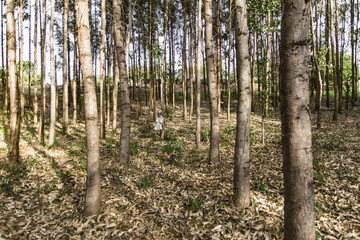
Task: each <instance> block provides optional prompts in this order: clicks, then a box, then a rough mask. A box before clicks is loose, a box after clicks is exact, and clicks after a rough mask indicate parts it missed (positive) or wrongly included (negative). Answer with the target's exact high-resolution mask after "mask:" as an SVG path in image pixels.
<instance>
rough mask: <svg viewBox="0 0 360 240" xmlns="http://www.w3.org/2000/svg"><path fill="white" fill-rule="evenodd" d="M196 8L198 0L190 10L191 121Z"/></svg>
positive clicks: (190, 115) (191, 113)
mask: <svg viewBox="0 0 360 240" xmlns="http://www.w3.org/2000/svg"><path fill="white" fill-rule="evenodd" d="M195 10H196V0H194V5H193V6H192V10H191V11H189V18H190V52H189V55H190V56H189V57H190V77H189V81H190V107H189V121H191V118H192V115H193V112H194V74H195V66H194V65H195V64H194V45H195V30H194V27H195Z"/></svg>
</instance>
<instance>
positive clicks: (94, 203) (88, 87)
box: [75, 0, 100, 216]
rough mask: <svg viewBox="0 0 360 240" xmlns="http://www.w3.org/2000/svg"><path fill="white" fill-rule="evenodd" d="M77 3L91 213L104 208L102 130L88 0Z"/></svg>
mask: <svg viewBox="0 0 360 240" xmlns="http://www.w3.org/2000/svg"><path fill="white" fill-rule="evenodd" d="M75 3H76V5H75V11H76V23H77V29H78V37H79V56H80V65H81V70H82V77H83V83H84V101H85V104H84V105H85V130H86V149H87V151H86V157H87V173H86V195H85V209H84V214H85V216H90V215H96V214H98V213H99V212H100V170H99V162H100V151H99V130H98V118H97V103H96V91H95V84H94V73H93V68H92V59H91V43H90V31H89V16H88V14H89V9H88V0H76V1H75Z"/></svg>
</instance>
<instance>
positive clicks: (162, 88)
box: [160, 0, 169, 139]
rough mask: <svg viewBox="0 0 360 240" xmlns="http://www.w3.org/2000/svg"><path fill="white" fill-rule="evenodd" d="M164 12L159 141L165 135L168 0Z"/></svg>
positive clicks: (165, 0) (165, 1) (165, 2)
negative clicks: (161, 119)
mask: <svg viewBox="0 0 360 240" xmlns="http://www.w3.org/2000/svg"><path fill="white" fill-rule="evenodd" d="M164 5H165V11H164V36H163V38H164V39H163V48H162V49H163V52H162V56H161V83H160V102H161V111H162V114H163V116H164V122H163V126H162V129H161V139H164V135H165V127H166V121H165V110H166V106H165V97H164V88H165V81H166V38H167V27H168V11H169V2H168V0H164Z"/></svg>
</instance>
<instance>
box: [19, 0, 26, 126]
mask: <svg viewBox="0 0 360 240" xmlns="http://www.w3.org/2000/svg"><path fill="white" fill-rule="evenodd" d="M23 8H24V7H23V0H20V13H19V32H20V47H19V55H20V57H19V88H20V115H21V119H20V121H21V122H22V121H23V120H24V111H25V108H24V106H25V96H24V62H23V57H24V56H23V55H24V52H23V49H24V31H23V20H24V16H23V15H24V14H23V12H24V9H23Z"/></svg>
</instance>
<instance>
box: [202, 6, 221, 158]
mask: <svg viewBox="0 0 360 240" xmlns="http://www.w3.org/2000/svg"><path fill="white" fill-rule="evenodd" d="M212 39H213V38H212V7H211V0H205V50H206V69H207V78H208V84H209V92H210V126H211V136H210V151H209V161H210V162H219V161H220V156H219V133H220V126H219V125H220V124H219V112H218V99H217V98H218V95H217V80H216V75H215V74H216V70H215V60H214V52H213V42H212Z"/></svg>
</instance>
